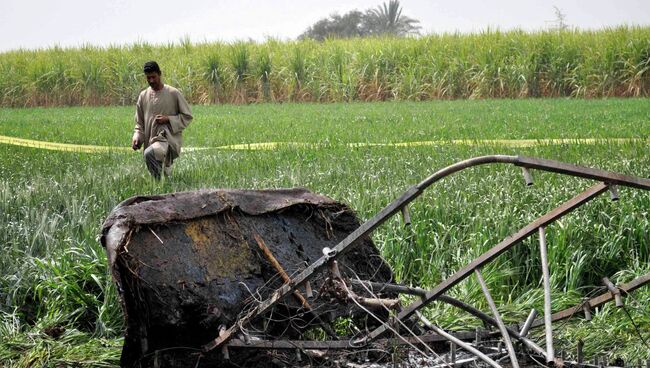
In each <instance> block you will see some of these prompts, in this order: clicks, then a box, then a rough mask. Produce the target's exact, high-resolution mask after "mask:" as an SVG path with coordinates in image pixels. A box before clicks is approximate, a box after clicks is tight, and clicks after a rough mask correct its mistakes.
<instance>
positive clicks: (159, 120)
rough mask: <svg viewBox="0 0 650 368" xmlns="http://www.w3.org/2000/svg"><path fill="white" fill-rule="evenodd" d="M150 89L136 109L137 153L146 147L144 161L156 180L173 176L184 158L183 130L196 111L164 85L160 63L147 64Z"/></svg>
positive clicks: (145, 91) (134, 138)
mask: <svg viewBox="0 0 650 368" xmlns="http://www.w3.org/2000/svg"><path fill="white" fill-rule="evenodd" d="M144 74H145V76H146V77H147V83H149V88H147V89H145V90H144V91H142V92H140V95H139V96H138V102H137V103H136V105H135V132H134V133H133V139H132V140H131V147H132V148H133V149H134V150H138V149H140V147H142V145H143V144H144V161H145V163H146V164H147V169H149V172H150V173H151V175H152V176H153V177H154V178H155V179H157V180H158V179H160V175H161V173H164V174H165V175H166V176H169V175H171V166H172V163H173V162H174V160H175V159H176V158H177V157H178V156H179V155H180V154H181V145H182V144H183V130H184V129H185V128H186V127H187V126H188V125H189V124H190V121H192V110H191V109H190V105H188V104H187V101H186V100H185V97H183V95H182V94H181V92H180V91H179V90H177V89H176V88H174V87H172V86H169V85H166V84H163V82H162V80H161V78H160V77H161V75H162V73H161V71H160V67H159V66H158V63H156V62H155V61H148V62H146V63H145V64H144Z"/></svg>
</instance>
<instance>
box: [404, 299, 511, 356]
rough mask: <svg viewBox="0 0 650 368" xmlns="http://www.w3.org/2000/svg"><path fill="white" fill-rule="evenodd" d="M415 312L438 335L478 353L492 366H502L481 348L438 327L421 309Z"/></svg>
mask: <svg viewBox="0 0 650 368" xmlns="http://www.w3.org/2000/svg"><path fill="white" fill-rule="evenodd" d="M415 314H416V315H417V316H418V318H419V319H420V321H422V323H424V325H425V326H427V327H428V328H429V329H431V330H432V331H433V332H435V333H437V334H438V335H440V336H442V337H444V338H445V339H447V340H449V341H450V342H451V343H452V344H456V345H458V346H460V347H461V348H463V349H465V350H467V351H468V352H470V353H472V354H474V355H476V356H477V357H478V358H480V359H481V360H482V361H484V362H485V363H487V364H489V365H490V366H492V367H494V368H501V366H500V365H499V364H498V363H497V362H495V361H494V360H492V359H491V358H489V357H488V356H487V355H485V354H483V353H482V352H481V351H480V350H478V349H476V348H475V347H473V346H472V345H470V344H468V343H465V342H464V341H462V340H460V339H458V338H456V337H455V336H453V335H452V334H450V333H448V332H446V331H444V330H443V329H441V328H440V327H438V326H436V325H434V324H433V323H431V322H430V321H429V320H428V319H427V318H426V317H425V316H423V315H422V313H420V312H419V311H418V312H415ZM454 361H455V359H452V363H454Z"/></svg>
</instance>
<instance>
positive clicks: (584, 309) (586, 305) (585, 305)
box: [582, 298, 591, 321]
mask: <svg viewBox="0 0 650 368" xmlns="http://www.w3.org/2000/svg"><path fill="white" fill-rule="evenodd" d="M582 312H583V313H584V314H585V320H587V321H591V306H589V300H588V299H586V298H585V301H584V302H583V304H582Z"/></svg>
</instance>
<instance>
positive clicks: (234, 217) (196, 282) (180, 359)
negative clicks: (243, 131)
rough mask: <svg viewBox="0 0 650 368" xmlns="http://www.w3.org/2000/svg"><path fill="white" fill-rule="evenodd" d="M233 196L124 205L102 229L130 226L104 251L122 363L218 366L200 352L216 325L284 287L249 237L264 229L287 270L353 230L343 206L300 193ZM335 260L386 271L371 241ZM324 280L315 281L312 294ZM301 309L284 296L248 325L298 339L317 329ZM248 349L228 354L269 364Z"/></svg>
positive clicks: (324, 312) (350, 311)
mask: <svg viewBox="0 0 650 368" xmlns="http://www.w3.org/2000/svg"><path fill="white" fill-rule="evenodd" d="M237 192H238V193H243V195H241V196H239V195H237V194H233V192H232V191H227V192H226V193H225V194H224V193H218V191H201V192H194V193H193V194H192V193H182V194H181V195H173V197H171V196H160V197H154V198H155V199H154V200H151V201H147V200H146V199H145V200H137V199H136V200H130V201H125V202H124V203H123V204H122V205H121V206H119V207H118V208H117V209H116V210H115V211H114V213H113V214H112V216H111V217H109V219H108V220H107V222H106V224H105V228H104V235H106V234H107V233H108V231H109V230H110V227H111V226H114V225H115V224H117V223H118V222H121V223H122V224H127V225H128V226H129V229H130V234H129V236H128V237H125V238H124V239H123V241H122V242H121V244H119V245H118V246H115V245H108V244H105V245H107V252H109V253H110V252H111V251H112V252H114V253H113V256H114V258H111V259H114V260H115V261H114V263H113V265H112V269H113V275H114V277H115V278H116V281H117V282H118V284H119V286H120V289H121V290H122V293H121V298H122V302H123V307H124V312H125V318H126V322H127V331H126V338H125V344H124V349H123V354H122V365H123V366H153V365H156V364H157V365H158V366H161V367H163V366H169V367H176V366H178V367H181V366H194V365H195V364H196V362H197V361H198V362H199V366H212V365H220V364H222V363H223V362H222V360H221V353H220V352H219V351H213V352H211V353H209V354H206V355H203V354H200V352H199V350H198V349H200V347H201V346H202V345H203V344H205V343H206V342H208V341H210V340H211V339H214V338H215V337H216V336H217V335H218V331H219V328H220V326H225V327H229V326H231V325H232V324H233V323H235V322H236V320H237V318H238V316H239V315H240V314H241V313H242V312H243V311H245V310H246V308H249V307H253V306H255V305H256V299H258V300H259V299H263V298H266V297H267V296H268V295H269V294H270V293H271V292H272V291H273V290H275V289H276V288H278V287H280V286H281V285H282V284H283V282H282V281H281V279H280V278H279V277H278V274H277V272H276V270H275V269H274V268H273V267H272V266H271V264H270V262H269V261H268V260H267V259H266V257H265V256H264V254H263V253H262V252H261V251H260V250H259V247H258V244H257V243H256V241H255V240H254V238H253V236H254V235H255V234H258V235H260V236H261V238H262V239H263V240H264V242H265V244H266V245H267V247H268V248H269V249H270V250H271V252H272V253H273V255H274V256H275V258H276V259H277V260H278V262H279V263H280V264H281V265H282V267H283V268H284V269H285V270H286V272H287V273H288V274H289V275H293V274H296V273H297V272H300V271H301V270H303V269H304V268H305V267H306V266H307V265H308V264H310V263H312V262H314V261H315V260H316V259H318V258H320V257H321V255H322V249H323V248H324V247H330V248H333V247H334V246H336V244H337V243H338V242H339V241H341V240H342V239H343V238H345V237H346V236H347V235H348V234H349V233H350V232H352V231H353V230H354V229H356V228H357V227H358V226H359V221H358V219H357V218H356V216H355V215H354V213H353V212H352V211H351V210H350V209H349V208H347V207H346V206H345V205H342V204H338V203H336V202H334V201H332V200H331V199H329V198H326V197H322V196H318V195H315V194H312V193H309V192H306V191H304V190H297V191H290V190H282V191H278V192H277V193H274V192H273V191H262V193H261V194H260V193H259V192H258V191H237ZM249 192H255V193H249ZM223 198H227V200H226V201H224V200H223ZM250 201H253V202H255V203H250ZM259 201H267V203H258V202H259ZM156 204H158V205H159V206H156ZM197 205H199V206H201V207H203V208H199V207H197ZM157 207H160V211H161V212H162V213H160V212H158V213H157V212H156V211H157ZM174 208H177V209H178V213H175V212H174V210H173V209H174ZM244 209H246V210H247V211H248V212H247V211H244ZM202 211H203V212H202ZM147 212H148V213H147ZM151 218H155V219H160V220H162V222H151ZM103 240H105V237H104V238H103ZM109 258H110V257H109ZM339 263H340V268H341V270H342V271H343V272H344V273H346V274H348V275H349V276H352V275H353V274H357V275H358V276H359V277H360V278H361V279H366V280H375V281H389V280H390V279H391V277H392V274H391V271H390V268H389V267H388V266H387V265H386V264H385V263H384V262H383V260H382V259H381V258H380V257H379V253H378V251H377V250H376V248H375V247H374V245H373V244H372V242H371V240H370V239H367V238H366V239H362V240H361V241H360V242H359V244H358V245H357V246H356V247H354V249H352V250H351V251H350V252H348V253H346V254H345V255H343V256H342V257H341V258H340V259H339ZM324 276H326V275H317V276H316V277H314V278H313V279H312V289H313V290H314V291H317V290H318V289H319V287H320V285H321V284H322V282H323V279H324ZM302 290H303V294H304V289H302ZM309 303H310V304H311V306H312V308H313V309H314V310H315V312H316V313H317V314H318V315H319V316H320V317H321V318H322V319H324V320H326V321H331V320H333V319H335V318H337V317H339V316H355V315H356V314H357V311H356V310H355V309H354V308H351V306H349V305H344V304H341V303H330V302H329V301H328V300H321V299H319V298H318V297H317V296H316V298H313V299H310V300H309ZM303 312H304V310H302V309H301V308H299V303H298V302H296V300H295V299H294V298H287V299H286V300H285V303H283V304H280V305H279V306H278V307H277V308H275V309H274V311H273V312H272V313H271V314H270V315H267V316H264V318H258V320H256V321H255V322H254V324H253V325H252V326H249V331H250V332H251V333H253V334H256V335H261V336H262V337H263V338H299V336H300V334H301V333H302V332H304V330H306V329H309V328H311V327H313V326H317V324H316V322H315V321H314V320H313V316H311V315H309V314H308V313H307V314H305V313H303ZM288 317H292V319H291V321H289V319H288ZM264 334H266V335H264ZM242 353H244V352H242ZM244 354H246V356H243V355H242V354H231V359H232V361H233V362H236V363H237V364H238V365H244V366H261V363H262V362H266V363H269V362H270V361H269V360H268V359H264V358H263V356H264V354H265V353H264V352H258V353H255V354H251V352H250V351H246V352H245V353H244Z"/></svg>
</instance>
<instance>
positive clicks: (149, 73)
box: [143, 61, 162, 91]
mask: <svg viewBox="0 0 650 368" xmlns="http://www.w3.org/2000/svg"><path fill="white" fill-rule="evenodd" d="M143 69H144V75H145V76H146V77H147V83H149V86H151V88H153V89H154V90H156V91H157V90H159V89H160V88H162V81H161V80H160V75H161V74H162V72H161V71H160V66H158V63H157V62H155V61H147V62H146V63H144V68H143Z"/></svg>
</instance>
